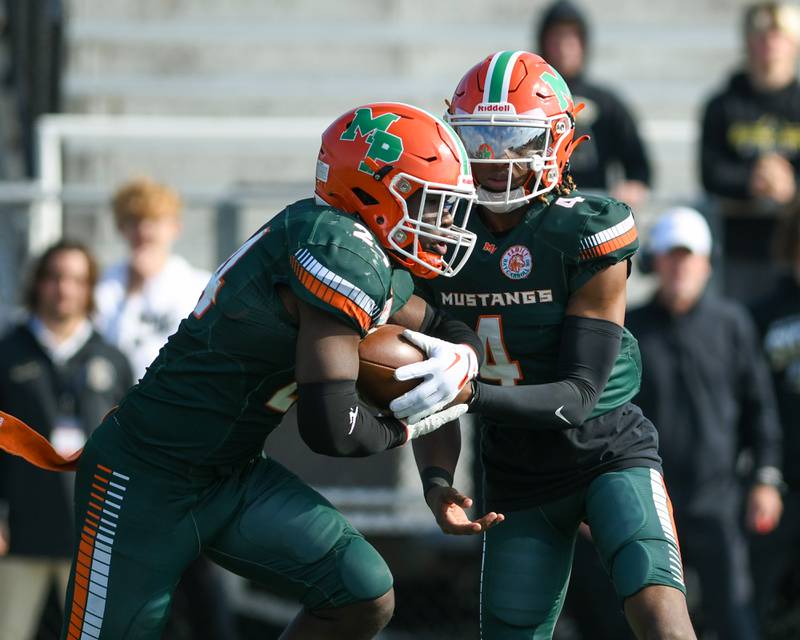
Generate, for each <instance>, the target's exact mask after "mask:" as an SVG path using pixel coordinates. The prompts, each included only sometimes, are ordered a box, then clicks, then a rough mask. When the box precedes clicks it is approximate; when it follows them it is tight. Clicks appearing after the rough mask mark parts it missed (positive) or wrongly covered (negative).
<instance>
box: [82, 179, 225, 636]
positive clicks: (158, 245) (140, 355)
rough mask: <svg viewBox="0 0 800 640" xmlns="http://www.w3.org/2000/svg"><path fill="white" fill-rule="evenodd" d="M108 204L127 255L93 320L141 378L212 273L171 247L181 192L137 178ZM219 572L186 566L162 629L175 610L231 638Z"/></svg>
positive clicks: (103, 282) (198, 629)
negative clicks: (189, 261) (198, 266)
mask: <svg viewBox="0 0 800 640" xmlns="http://www.w3.org/2000/svg"><path fill="white" fill-rule="evenodd" d="M112 208H113V211H114V218H115V221H116V224H117V228H118V229H119V231H120V233H121V234H122V235H123V236H124V237H125V240H126V241H127V243H128V246H129V248H130V256H129V258H128V259H127V260H126V261H123V262H120V263H118V264H115V265H112V266H111V267H109V269H108V270H107V271H106V272H105V273H104V274H103V276H102V278H101V279H100V283H99V284H98V286H97V291H96V296H97V314H96V316H95V322H96V323H97V326H98V327H99V329H100V331H101V333H102V334H103V335H104V336H105V337H106V338H107V339H108V340H109V341H111V342H112V343H113V344H115V345H117V346H118V347H119V348H120V349H121V350H122V351H123V352H124V353H125V354H126V355H127V356H128V359H129V360H130V363H131V367H132V368H133V374H134V377H135V378H136V379H139V378H141V377H142V376H143V375H144V373H145V370H146V368H147V367H148V366H149V365H150V363H151V362H152V361H153V360H155V358H156V356H157V355H158V352H159V350H160V349H161V347H162V346H163V345H164V343H166V341H167V339H168V338H169V336H170V335H172V334H173V333H174V332H175V331H176V330H177V329H178V325H179V324H180V322H181V320H182V319H183V318H184V317H186V316H187V315H188V314H189V313H191V312H192V309H194V306H195V304H197V300H198V298H199V297H200V294H201V293H202V292H203V289H204V288H205V286H206V284H207V283H208V279H209V278H210V276H211V274H210V273H209V272H207V271H203V270H200V269H196V268H194V267H193V266H191V265H190V264H189V263H188V262H187V261H186V260H185V259H184V258H182V257H180V256H178V255H176V254H174V253H172V248H173V245H174V243H175V241H176V240H177V239H178V236H179V235H180V232H181V209H182V203H181V199H180V196H179V195H178V194H177V193H176V192H175V191H174V190H173V189H172V188H170V187H169V186H167V185H165V184H160V183H158V182H156V181H154V180H151V179H149V178H137V179H134V180H131V181H129V182H126V183H125V184H123V185H121V186H120V187H119V189H118V190H117V192H116V193H115V194H114V197H113V200H112ZM216 571H217V570H216V568H215V567H213V565H212V563H211V562H210V561H209V560H207V559H206V558H205V557H203V556H200V557H198V559H197V560H195V561H194V562H193V563H192V564H191V565H190V566H189V568H188V569H187V570H186V571H185V572H184V576H183V579H182V580H181V583H180V586H179V587H178V589H177V591H176V593H175V596H174V605H173V616H172V618H171V619H170V624H169V626H168V630H167V636H169V635H170V633H172V631H171V630H172V629H174V627H175V625H176V617H177V618H183V619H185V620H186V622H187V624H188V625H189V626H190V627H191V629H192V638H196V639H198V640H201V639H206V638H207V639H208V640H216V639H217V638H220V639H221V638H225V639H226V640H227V639H229V638H233V637H234V630H233V620H232V614H231V612H230V608H229V605H228V603H227V600H226V598H225V597H224V593H223V590H222V585H221V582H220V580H219V578H218V575H217V573H216Z"/></svg>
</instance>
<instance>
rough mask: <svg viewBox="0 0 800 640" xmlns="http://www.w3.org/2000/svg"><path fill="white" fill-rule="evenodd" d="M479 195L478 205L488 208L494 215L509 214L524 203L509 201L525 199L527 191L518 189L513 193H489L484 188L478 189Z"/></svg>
mask: <svg viewBox="0 0 800 640" xmlns="http://www.w3.org/2000/svg"><path fill="white" fill-rule="evenodd" d="M476 191H477V193H478V201H477V202H478V204H479V205H481V206H482V207H486V208H487V209H488V210H489V211H491V212H492V213H508V212H509V211H513V210H514V209H519V208H520V207H521V206H522V205H524V204H525V203H524V202H519V201H517V202H508V200H516V199H517V198H524V197H525V189H523V188H522V187H517V188H516V189H512V190H511V191H508V192H506V191H502V192H500V191H488V190H487V189H484V188H483V187H480V186H479V187H478V188H477V189H476Z"/></svg>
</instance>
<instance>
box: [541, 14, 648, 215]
mask: <svg viewBox="0 0 800 640" xmlns="http://www.w3.org/2000/svg"><path fill="white" fill-rule="evenodd" d="M537 39H538V43H537V44H538V48H534V51H538V52H539V53H540V54H541V56H542V57H543V58H544V59H545V60H547V61H548V62H549V63H550V64H552V65H553V66H554V67H555V68H556V69H557V70H558V72H559V73H560V74H561V75H562V76H563V77H564V79H565V80H566V81H567V84H568V85H569V88H570V91H571V92H572V96H573V98H574V100H575V104H578V103H580V102H582V103H584V105H585V106H584V108H583V111H581V112H579V113H578V114H577V116H576V119H577V127H576V133H575V138H576V139H577V138H578V137H579V136H580V135H583V134H588V135H589V136H590V140H589V141H588V142H586V143H584V144H583V145H581V147H580V149H578V150H577V151H576V152H575V154H574V155H573V156H572V158H571V159H570V172H571V173H572V176H573V178H574V179H575V182H576V184H578V185H580V187H581V189H583V190H598V191H603V192H608V193H609V194H610V195H611V196H613V197H614V198H616V199H617V200H622V201H623V202H625V203H626V204H628V205H630V206H631V207H632V208H633V209H634V210H636V209H638V208H639V207H640V206H641V205H642V204H644V202H645V200H646V198H647V193H648V189H649V187H650V180H651V173H650V163H649V161H648V159H647V153H646V151H645V147H644V144H643V143H642V139H641V137H640V135H639V131H638V129H637V126H636V121H635V120H634V118H633V116H632V115H631V113H630V111H629V109H628V108H627V107H626V106H625V104H624V103H623V102H622V100H621V99H620V98H619V97H618V96H617V95H616V94H615V93H613V92H612V91H611V90H609V89H608V88H606V87H601V86H599V85H597V84H595V83H593V82H589V81H587V80H586V77H585V75H584V66H585V62H586V54H587V50H588V45H589V28H588V24H587V22H586V18H585V17H584V15H583V13H582V12H581V10H580V9H579V8H578V7H577V6H576V5H574V4H572V3H571V2H566V1H565V0H557V1H556V2H554V3H553V4H552V5H550V6H549V8H547V9H546V10H545V13H544V15H543V16H542V18H541V20H540V21H539V28H538V38H537Z"/></svg>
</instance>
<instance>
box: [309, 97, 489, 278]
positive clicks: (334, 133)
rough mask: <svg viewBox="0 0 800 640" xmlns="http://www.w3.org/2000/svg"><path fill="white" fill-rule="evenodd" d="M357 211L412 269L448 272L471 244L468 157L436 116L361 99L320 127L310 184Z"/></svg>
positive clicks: (424, 273)
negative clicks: (361, 102)
mask: <svg viewBox="0 0 800 640" xmlns="http://www.w3.org/2000/svg"><path fill="white" fill-rule="evenodd" d="M314 192H315V194H316V196H317V198H318V199H319V200H321V201H322V202H324V203H325V204H328V205H330V206H332V207H335V208H337V209H340V210H342V211H346V212H348V213H353V214H356V215H358V216H359V217H360V218H361V220H362V221H363V222H364V223H365V224H366V225H367V227H369V229H370V230H371V231H372V233H374V234H375V236H376V237H377V238H378V240H379V242H380V243H381V245H383V247H384V248H385V249H387V250H388V252H389V255H391V256H392V257H393V258H394V259H395V260H397V261H398V262H400V264H402V265H403V266H404V267H406V268H407V269H408V270H409V271H411V272H412V273H413V274H414V275H417V276H420V277H423V278H433V277H435V276H437V275H443V276H453V275H455V274H456V273H458V271H459V270H460V269H461V267H462V266H463V265H464V263H465V262H466V260H467V258H469V256H470V254H471V253H472V249H473V248H474V246H475V234H474V233H472V232H471V231H467V220H468V219H469V214H470V211H471V209H472V204H473V202H474V201H475V198H476V196H475V187H474V185H473V183H472V175H471V172H470V165H469V157H468V156H467V152H466V150H465V149H464V145H463V144H462V143H461V140H460V139H459V137H458V136H457V135H456V133H455V132H454V131H453V129H452V128H451V127H450V126H449V125H448V124H446V123H445V122H444V121H443V120H441V119H439V118H437V117H436V116H434V115H431V114H430V113H428V112H427V111H424V110H422V109H418V108H417V107H412V106H411V105H407V104H401V103H395V102H385V103H374V104H367V105H364V106H362V107H357V108H355V109H352V110H350V111H348V112H347V113H345V114H344V115H342V116H341V117H339V118H338V119H337V120H336V121H335V122H334V123H333V124H331V125H330V126H329V127H328V128H327V129H326V130H325V132H324V133H323V134H322V146H321V147H320V151H319V158H318V160H317V179H316V188H315V190H314Z"/></svg>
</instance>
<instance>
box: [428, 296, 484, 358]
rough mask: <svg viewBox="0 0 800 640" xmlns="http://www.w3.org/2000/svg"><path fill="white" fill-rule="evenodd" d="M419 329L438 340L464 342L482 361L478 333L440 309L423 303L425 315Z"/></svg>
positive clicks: (481, 349) (481, 346) (480, 342)
mask: <svg viewBox="0 0 800 640" xmlns="http://www.w3.org/2000/svg"><path fill="white" fill-rule="evenodd" d="M419 330H420V332H421V333H427V334H428V335H429V336H433V337H434V338H439V339H440V340H447V342H452V343H454V344H465V345H467V346H468V347H470V348H471V349H472V350H473V351H474V352H475V353H476V354H477V356H478V363H482V362H483V341H482V340H481V339H480V338H479V337H478V334H477V333H475V332H474V331H473V330H472V329H470V328H469V327H468V326H467V325H466V324H465V323H463V322H461V321H460V320H456V319H454V318H451V317H450V316H448V315H447V314H446V313H445V312H444V311H442V310H441V309H439V308H435V307H432V306H431V305H430V304H428V303H425V317H424V318H423V320H422V325H421V326H420V328H419Z"/></svg>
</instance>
